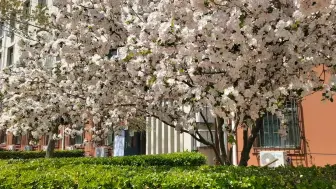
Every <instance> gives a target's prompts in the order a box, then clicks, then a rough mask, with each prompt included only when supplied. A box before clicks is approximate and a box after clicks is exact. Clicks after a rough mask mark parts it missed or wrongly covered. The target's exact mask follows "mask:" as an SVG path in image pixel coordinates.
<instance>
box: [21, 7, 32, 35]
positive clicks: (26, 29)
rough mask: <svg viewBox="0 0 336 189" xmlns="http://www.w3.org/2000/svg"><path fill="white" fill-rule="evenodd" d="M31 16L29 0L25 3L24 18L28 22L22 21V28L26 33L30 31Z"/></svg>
mask: <svg viewBox="0 0 336 189" xmlns="http://www.w3.org/2000/svg"><path fill="white" fill-rule="evenodd" d="M29 16H30V0H27V1H25V2H24V4H23V18H24V19H27V20H26V22H22V25H23V26H22V28H23V31H24V32H25V34H27V33H28V22H29Z"/></svg>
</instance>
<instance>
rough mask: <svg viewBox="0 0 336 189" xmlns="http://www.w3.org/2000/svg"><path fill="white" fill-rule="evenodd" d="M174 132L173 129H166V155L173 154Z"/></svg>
mask: <svg viewBox="0 0 336 189" xmlns="http://www.w3.org/2000/svg"><path fill="white" fill-rule="evenodd" d="M174 142H175V131H174V128H173V127H169V128H168V153H173V152H174Z"/></svg>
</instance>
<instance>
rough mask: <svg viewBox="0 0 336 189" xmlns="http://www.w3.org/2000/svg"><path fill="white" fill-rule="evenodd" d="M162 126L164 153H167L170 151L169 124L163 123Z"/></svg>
mask: <svg viewBox="0 0 336 189" xmlns="http://www.w3.org/2000/svg"><path fill="white" fill-rule="evenodd" d="M161 128H162V134H161V136H162V153H164V154H166V153H168V145H169V139H168V131H169V126H168V125H166V124H164V123H161Z"/></svg>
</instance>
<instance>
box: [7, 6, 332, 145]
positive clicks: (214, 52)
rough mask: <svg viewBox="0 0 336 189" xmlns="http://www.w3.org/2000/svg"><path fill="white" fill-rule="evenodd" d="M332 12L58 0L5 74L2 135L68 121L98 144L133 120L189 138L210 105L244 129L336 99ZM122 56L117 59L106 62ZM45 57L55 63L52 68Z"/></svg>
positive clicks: (34, 132)
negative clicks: (291, 105)
mask: <svg viewBox="0 0 336 189" xmlns="http://www.w3.org/2000/svg"><path fill="white" fill-rule="evenodd" d="M335 5H336V1H335V0H321V1H310V0H295V1H291V0H263V1H259V0H235V1H231V0H80V1H79V0H66V1H65V0H57V1H56V0H55V1H54V6H55V7H54V8H53V9H51V10H52V12H51V16H50V24H49V25H48V26H47V27H46V29H45V30H37V31H36V36H34V37H35V38H36V41H27V40H25V41H23V42H22V47H23V48H22V49H23V53H22V57H21V60H20V62H19V64H17V65H16V66H15V67H12V68H9V69H5V70H4V73H3V76H2V89H1V91H2V94H3V96H2V97H3V98H2V99H3V100H2V106H3V109H2V113H1V117H0V128H3V129H5V128H6V129H7V130H8V131H10V132H12V133H14V134H15V135H16V134H25V133H27V132H31V134H32V135H33V136H34V137H35V138H37V137H39V136H42V135H43V134H45V133H48V132H51V131H52V130H53V128H54V126H53V123H54V120H57V119H60V118H62V120H61V122H58V123H62V124H66V126H67V132H66V133H67V134H69V135H76V134H78V133H77V131H74V130H76V129H78V127H79V125H80V124H84V123H85V122H86V121H87V120H91V121H92V122H93V127H92V128H90V132H92V133H93V141H100V140H102V139H103V138H104V137H106V136H107V134H108V132H109V131H110V130H111V129H118V128H120V127H121V128H122V127H123V126H122V125H121V124H120V123H121V122H123V121H125V120H132V119H133V123H134V125H137V126H135V127H138V125H139V121H137V117H138V116H154V117H157V118H159V119H161V120H162V121H163V122H165V123H168V124H170V125H172V126H174V127H176V129H178V130H183V131H187V132H188V131H190V133H194V131H195V121H196V120H195V113H197V112H199V111H200V110H201V109H202V108H203V107H205V106H208V107H210V108H211V109H212V114H213V115H214V116H218V117H221V118H225V119H226V118H234V119H235V120H236V121H237V122H238V123H245V122H246V120H247V119H252V120H255V119H257V118H258V117H259V116H261V115H262V114H263V113H265V112H266V111H269V112H272V113H276V114H278V115H279V117H280V118H281V116H282V114H281V104H282V102H283V101H285V100H286V99H288V98H289V97H293V98H301V97H303V96H305V95H307V94H311V93H312V92H314V91H324V97H326V98H332V95H333V94H334V92H335V91H336V86H335V82H336V77H335V68H336V65H335V63H334V60H335V59H336V53H335V51H336V48H335V46H336V37H335V34H334V33H335V29H336V28H335V26H336V25H335V24H336V22H335V21H336V11H335V9H336V7H335ZM118 48H119V52H120V56H119V57H120V59H117V58H115V57H111V56H110V55H111V52H112V50H115V49H118ZM50 57H51V58H54V59H57V61H56V62H55V63H54V64H53V65H52V66H46V64H45V60H46V59H48V58H50ZM322 67H323V69H322ZM319 68H321V69H322V74H320V69H319ZM326 75H327V76H330V77H331V79H330V82H329V81H327V80H326V79H325V76H326ZM232 115H235V117H232ZM67 119H69V120H67ZM134 119H135V121H134ZM282 121H283V123H285V120H282ZM130 122H131V121H130ZM57 126H58V125H57Z"/></svg>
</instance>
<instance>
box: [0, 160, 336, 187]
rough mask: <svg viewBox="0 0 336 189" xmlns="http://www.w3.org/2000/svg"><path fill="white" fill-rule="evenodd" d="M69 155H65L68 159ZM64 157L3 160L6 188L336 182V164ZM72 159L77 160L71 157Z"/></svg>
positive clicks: (0, 175)
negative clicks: (182, 163)
mask: <svg viewBox="0 0 336 189" xmlns="http://www.w3.org/2000/svg"><path fill="white" fill-rule="evenodd" d="M64 160H65V159H64ZM59 162H60V161H51V162H49V164H48V165H46V162H43V163H42V164H39V160H31V161H27V160H26V161H24V160H22V161H9V162H8V163H6V162H5V161H2V162H1V165H0V166H1V169H0V188H6V189H11V188H15V189H16V188H18V189H20V188H51V189H54V188H55V189H56V188H83V189H84V188H127V189H128V188H139V189H143V188H160V189H164V188H167V189H174V188H176V189H180V188H184V189H187V188H228V189H240V188H255V189H259V188H260V189H265V188H275V189H278V188H279V189H280V188H281V189H282V188H288V189H290V188H297V189H303V188H306V189H308V188H309V189H329V188H330V189H332V188H335V187H336V166H327V167H324V168H321V167H311V168H303V167H299V168H290V167H287V168H277V169H268V168H258V167H247V168H245V167H219V166H218V167H210V166H200V167H196V166H188V167H168V166H158V167H157V166H147V167H141V166H111V165H95V164H79V165H75V166H74V165H70V164H68V165H61V164H59ZM69 163H71V162H69Z"/></svg>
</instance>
